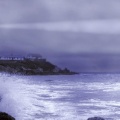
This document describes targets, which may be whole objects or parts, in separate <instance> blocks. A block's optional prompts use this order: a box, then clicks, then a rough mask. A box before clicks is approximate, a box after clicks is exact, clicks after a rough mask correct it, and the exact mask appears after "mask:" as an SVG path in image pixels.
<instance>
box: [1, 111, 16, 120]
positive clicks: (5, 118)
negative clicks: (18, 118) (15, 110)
mask: <svg viewBox="0 0 120 120" xmlns="http://www.w3.org/2000/svg"><path fill="white" fill-rule="evenodd" d="M0 120H15V118H13V117H12V116H10V115H8V114H7V113H5V112H0Z"/></svg>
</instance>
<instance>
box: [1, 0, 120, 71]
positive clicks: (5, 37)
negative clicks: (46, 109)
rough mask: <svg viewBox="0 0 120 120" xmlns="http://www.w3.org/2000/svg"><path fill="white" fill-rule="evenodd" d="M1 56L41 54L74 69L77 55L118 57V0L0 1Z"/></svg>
mask: <svg viewBox="0 0 120 120" xmlns="http://www.w3.org/2000/svg"><path fill="white" fill-rule="evenodd" d="M0 53H2V54H6V53H10V54H11V53H15V54H19V53H40V54H42V55H43V57H46V58H47V59H48V60H50V61H52V62H53V63H54V62H55V63H56V64H58V65H60V66H66V67H70V68H71V69H74V70H75V68H76V67H75V66H77V65H76V64H79V59H80V54H84V53H87V54H92V53H99V54H101V53H104V54H119V53H120V0H1V1H0ZM68 56H69V57H68ZM78 56H79V57H78ZM67 58H69V59H70V61H69V62H68V63H66V61H67ZM86 59H88V58H86ZM76 61H77V62H76ZM74 62H75V63H76V64H75V65H74V64H73V63H74ZM78 67H79V66H78ZM77 69H80V68H77Z"/></svg>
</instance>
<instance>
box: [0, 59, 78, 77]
mask: <svg viewBox="0 0 120 120" xmlns="http://www.w3.org/2000/svg"><path fill="white" fill-rule="evenodd" d="M0 72H7V73H11V74H23V75H59V74H68V75H70V74H76V73H75V72H71V71H70V70H68V69H67V68H65V69H63V70H62V69H60V68H58V67H57V66H56V65H54V64H52V63H50V62H48V61H37V60H36V61H31V60H0Z"/></svg>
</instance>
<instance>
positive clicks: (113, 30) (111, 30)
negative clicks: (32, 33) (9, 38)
mask: <svg viewBox="0 0 120 120" xmlns="http://www.w3.org/2000/svg"><path fill="white" fill-rule="evenodd" d="M0 29H7V30H12V29H28V30H31V29H32V30H45V31H60V32H85V33H98V34H119V33H120V20H94V21H92V20H91V21H65V22H49V23H31V24H1V25H0Z"/></svg>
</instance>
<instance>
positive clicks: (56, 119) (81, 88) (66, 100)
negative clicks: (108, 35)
mask: <svg viewBox="0 0 120 120" xmlns="http://www.w3.org/2000/svg"><path fill="white" fill-rule="evenodd" d="M119 78H120V75H119V74H118V75H117V74H116V75H114V74H113V75H74V76H17V75H8V74H0V97H1V102H0V111H3V112H7V113H9V114H10V115H12V116H13V117H15V118H16V120H70V119H71V120H73V119H74V120H86V119H87V118H88V117H93V116H101V117H104V118H106V119H107V120H109V119H112V120H113V119H115V120H119V118H120V97H119V96H120V81H119Z"/></svg>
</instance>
